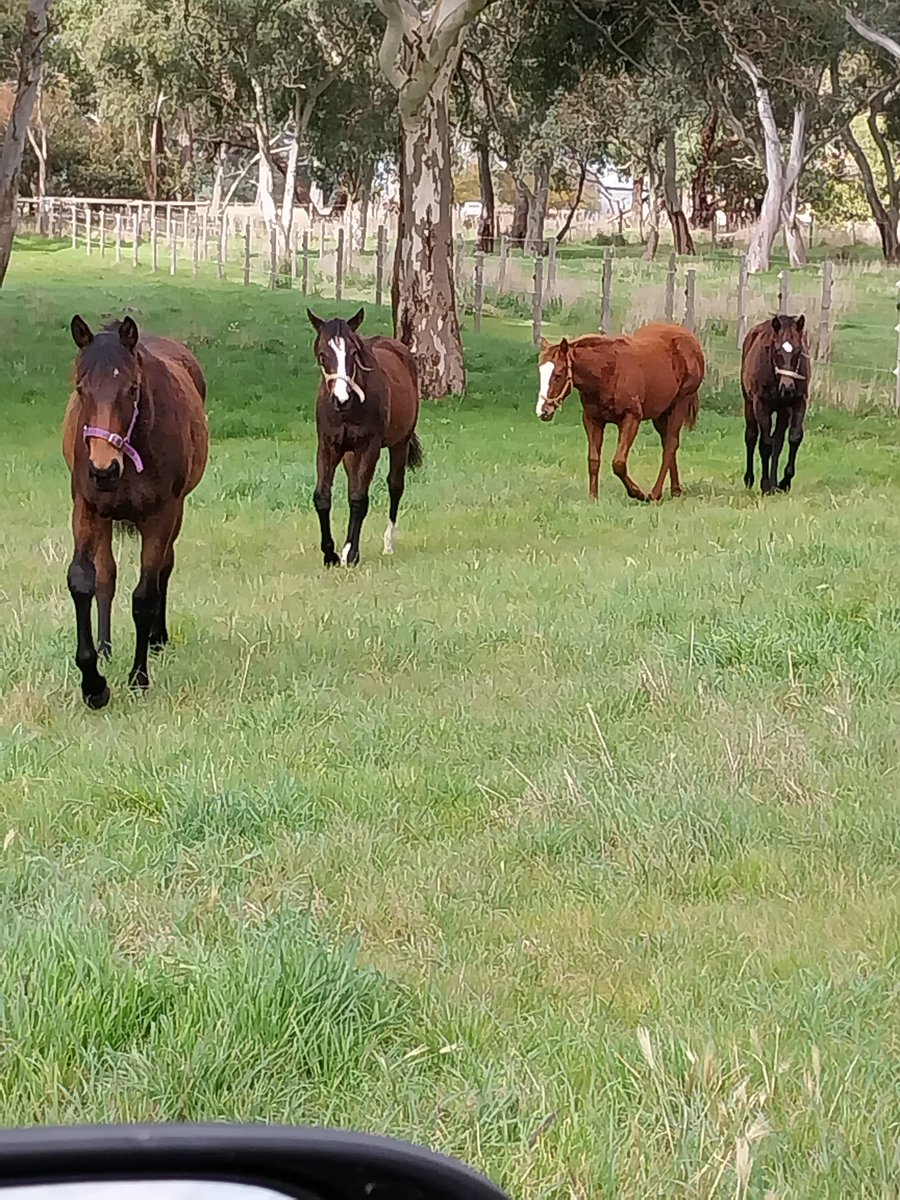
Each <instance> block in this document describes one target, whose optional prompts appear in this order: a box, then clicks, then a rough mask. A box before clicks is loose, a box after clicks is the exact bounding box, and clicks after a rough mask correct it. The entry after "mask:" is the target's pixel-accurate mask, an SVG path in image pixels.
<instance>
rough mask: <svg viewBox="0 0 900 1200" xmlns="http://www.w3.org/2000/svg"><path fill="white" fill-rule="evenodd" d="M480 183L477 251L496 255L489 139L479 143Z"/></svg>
mask: <svg viewBox="0 0 900 1200" xmlns="http://www.w3.org/2000/svg"><path fill="white" fill-rule="evenodd" d="M478 182H479V189H480V192H481V216H480V217H479V218H478V243H477V245H476V249H478V250H481V251H483V252H484V253H485V254H493V253H494V238H495V235H496V226H495V218H494V180H493V178H492V176H491V151H490V147H489V146H488V143H487V139H485V140H483V141H481V142H479V143H478Z"/></svg>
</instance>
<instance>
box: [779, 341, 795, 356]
mask: <svg viewBox="0 0 900 1200" xmlns="http://www.w3.org/2000/svg"><path fill="white" fill-rule="evenodd" d="M781 348H782V350H783V351H784V352H785V354H793V353H794V347H793V346H792V345H791V343H790V342H785V343H784V344H783V345H782V347H781Z"/></svg>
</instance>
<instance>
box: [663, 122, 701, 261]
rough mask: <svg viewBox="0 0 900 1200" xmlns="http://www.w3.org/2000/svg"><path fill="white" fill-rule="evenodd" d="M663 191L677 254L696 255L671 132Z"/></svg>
mask: <svg viewBox="0 0 900 1200" xmlns="http://www.w3.org/2000/svg"><path fill="white" fill-rule="evenodd" d="M663 190H664V194H665V201H666V214H667V215H668V218H669V224H670V225H671V226H672V240H673V241H674V243H675V253H676V254H696V253H697V251H696V250H695V249H694V239H693V238H692V237H691V230H690V226H689V225H688V223H687V217H686V216H685V215H684V209H683V208H682V207H681V195H680V194H679V190H678V172H677V169H676V161H675V134H674V133H673V132H672V131H671V130H670V131H669V133H668V134H667V135H666V147H665V172H664V175H663Z"/></svg>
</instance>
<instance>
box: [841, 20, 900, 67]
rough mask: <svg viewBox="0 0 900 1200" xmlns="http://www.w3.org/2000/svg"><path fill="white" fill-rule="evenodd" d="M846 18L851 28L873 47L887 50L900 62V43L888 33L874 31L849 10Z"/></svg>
mask: <svg viewBox="0 0 900 1200" xmlns="http://www.w3.org/2000/svg"><path fill="white" fill-rule="evenodd" d="M844 16H845V17H846V18H847V24H848V25H849V26H850V28H851V29H855V30H856V32H857V33H858V34H859V36H860V37H861V38H865V40H866V41H867V42H871V43H872V45H873V46H879V47H880V48H881V49H882V50H886V51H887V52H888V54H890V55H891V57H892V58H896V59H898V60H900V42H896V41H894V39H893V38H892V37H889V36H888V34H886V33H880V32H879V31H878V30H877V29H873V28H872V26H871V25H867V24H866V22H865V21H863V20H861V18H859V17H857V16H856V14H855V13H852V12H851V11H850V9H849V8H848V9H846V10H845V11H844Z"/></svg>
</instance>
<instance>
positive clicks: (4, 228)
mask: <svg viewBox="0 0 900 1200" xmlns="http://www.w3.org/2000/svg"><path fill="white" fill-rule="evenodd" d="M50 4H51V0H31V3H30V4H29V5H28V8H27V10H26V12H25V26H24V30H23V33H22V42H21V45H20V49H19V72H18V78H17V80H16V97H15V99H14V100H13V106H12V111H11V112H10V114H9V120H8V122H7V124H6V132H5V133H4V135H3V147H2V149H0V286H2V284H3V280H4V279H5V277H6V272H7V269H8V267H9V259H10V255H11V254H12V244H13V238H14V237H15V234H16V218H17V215H18V206H17V201H18V198H19V176H20V174H21V171H22V155H23V154H24V152H25V141H26V137H27V133H26V131H27V129H28V124H29V122H30V120H31V113H32V110H33V108H34V102H35V98H36V97H37V94H38V91H39V89H40V86H41V74H42V71H43V66H44V42H45V40H46V38H47V17H48V14H49V12H50Z"/></svg>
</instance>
